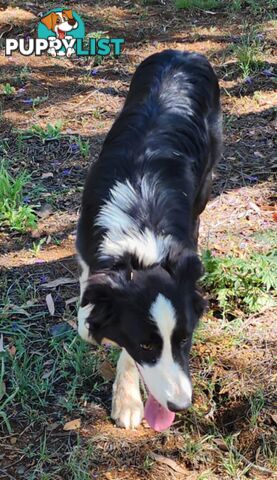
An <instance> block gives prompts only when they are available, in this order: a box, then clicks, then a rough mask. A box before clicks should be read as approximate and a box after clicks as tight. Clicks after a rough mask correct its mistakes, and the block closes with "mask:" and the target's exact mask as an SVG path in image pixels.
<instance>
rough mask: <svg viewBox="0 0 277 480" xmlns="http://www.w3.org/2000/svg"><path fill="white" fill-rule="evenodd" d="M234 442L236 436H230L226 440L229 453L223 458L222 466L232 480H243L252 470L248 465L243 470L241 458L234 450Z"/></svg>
mask: <svg viewBox="0 0 277 480" xmlns="http://www.w3.org/2000/svg"><path fill="white" fill-rule="evenodd" d="M234 440H235V435H233V436H232V435H230V436H229V437H226V438H225V439H224V443H225V446H226V448H227V449H228V453H227V454H226V455H224V456H223V458H222V466H223V467H224V469H225V470H226V472H227V473H228V475H230V477H231V478H241V477H243V476H244V475H245V474H246V473H247V472H248V471H249V470H250V468H251V466H250V465H247V466H246V467H245V468H244V469H242V466H241V462H242V460H241V456H240V455H239V452H237V450H236V449H235V448H234Z"/></svg>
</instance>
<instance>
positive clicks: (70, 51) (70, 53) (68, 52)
mask: <svg viewBox="0 0 277 480" xmlns="http://www.w3.org/2000/svg"><path fill="white" fill-rule="evenodd" d="M74 53H75V50H74V48H71V47H68V49H67V51H66V56H67V58H70V57H72V55H74Z"/></svg>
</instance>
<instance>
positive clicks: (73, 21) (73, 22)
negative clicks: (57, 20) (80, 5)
mask: <svg viewBox="0 0 277 480" xmlns="http://www.w3.org/2000/svg"><path fill="white" fill-rule="evenodd" d="M68 23H69V25H71V26H72V27H73V25H75V23H76V20H74V18H69V20H68Z"/></svg>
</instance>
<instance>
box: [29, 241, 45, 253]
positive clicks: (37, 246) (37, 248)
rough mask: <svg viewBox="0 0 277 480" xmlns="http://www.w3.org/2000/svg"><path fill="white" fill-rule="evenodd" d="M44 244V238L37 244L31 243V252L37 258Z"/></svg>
mask: <svg viewBox="0 0 277 480" xmlns="http://www.w3.org/2000/svg"><path fill="white" fill-rule="evenodd" d="M45 242H46V238H45V237H44V238H41V239H40V240H39V241H38V242H37V243H36V242H33V244H32V248H31V252H32V253H33V255H35V256H37V255H38V254H39V252H40V251H41V247H42V245H43V244H44V243H45Z"/></svg>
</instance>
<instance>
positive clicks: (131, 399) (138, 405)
mask: <svg viewBox="0 0 277 480" xmlns="http://www.w3.org/2000/svg"><path fill="white" fill-rule="evenodd" d="M111 417H112V419H113V420H114V421H115V423H116V425H117V426H118V427H122V428H126V429H131V428H136V427H138V426H139V424H140V423H141V421H142V419H143V403H142V400H141V396H140V391H139V389H138V388H137V386H135V385H129V386H128V385H121V384H120V381H118V380H117V381H115V383H114V386H113V400H112V414H111Z"/></svg>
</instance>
